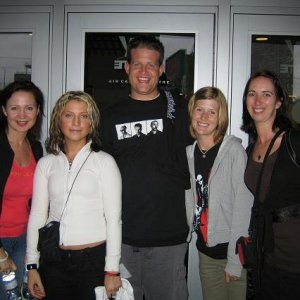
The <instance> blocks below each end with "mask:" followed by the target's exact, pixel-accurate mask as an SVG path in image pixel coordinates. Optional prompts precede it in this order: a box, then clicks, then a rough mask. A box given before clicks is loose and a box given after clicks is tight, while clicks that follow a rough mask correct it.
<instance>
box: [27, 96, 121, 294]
mask: <svg viewBox="0 0 300 300" xmlns="http://www.w3.org/2000/svg"><path fill="white" fill-rule="evenodd" d="M99 119H100V116H99V111H98V108H97V106H96V104H95V102H94V100H93V99H92V98H91V97H90V96H89V95H88V94H87V93H84V92H76V91H75V92H73V91H71V92H67V93H65V94H64V95H62V96H61V97H60V99H58V101H57V103H56V104H55V106H54V109H53V112H52V115H51V124H50V135H49V138H48V140H47V141H46V150H47V152H48V153H49V154H48V155H47V156H45V157H44V158H43V159H41V160H40V162H39V163H38V165H37V169H36V172H35V177H34V191H33V199H32V200H33V201H32V210H31V213H30V218H29V225H28V238H27V244H28V246H27V254H26V263H27V269H28V270H29V271H28V286H29V289H30V292H31V294H32V295H33V296H34V297H36V298H38V299H42V298H44V297H46V299H50V300H51V299H53V300H54V299H55V300H57V299H64V300H67V299H70V300H71V299H72V300H74V299H78V300H79V299H80V300H82V299H85V300H89V299H95V293H94V288H95V287H96V286H99V285H103V284H104V285H105V287H106V291H107V295H108V297H111V296H112V295H114V294H115V293H116V292H117V290H118V289H119V287H120V286H121V279H120V276H119V260H120V252H121V176H120V172H119V169H118V167H117V165H116V163H115V161H114V159H113V158H112V157H111V156H110V155H109V154H107V153H105V152H103V151H101V146H100V141H99V137H98V130H97V129H98V125H99ZM50 221H60V241H59V247H60V254H61V258H60V259H58V261H57V262H51V263H50V262H48V261H47V260H45V258H43V256H41V257H40V255H39V252H38V251H37V243H38V229H39V228H41V227H43V226H44V225H45V224H46V223H49V222H50Z"/></svg>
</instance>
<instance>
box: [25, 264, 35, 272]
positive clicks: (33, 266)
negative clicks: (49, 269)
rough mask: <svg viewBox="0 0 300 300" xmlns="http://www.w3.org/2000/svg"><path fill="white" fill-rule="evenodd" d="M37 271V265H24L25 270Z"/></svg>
mask: <svg viewBox="0 0 300 300" xmlns="http://www.w3.org/2000/svg"><path fill="white" fill-rule="evenodd" d="M36 269H37V264H27V265H26V270H27V271H29V270H36Z"/></svg>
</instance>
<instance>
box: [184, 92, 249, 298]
mask: <svg viewBox="0 0 300 300" xmlns="http://www.w3.org/2000/svg"><path fill="white" fill-rule="evenodd" d="M189 116H190V133H191V134H192V136H193V137H194V138H195V139H196V141H195V143H194V144H193V145H190V146H188V147H187V149H186V150H187V158H188V163H189V170H190V174H191V190H190V191H188V192H187V199H186V207H187V217H188V222H189V225H190V231H191V232H192V231H195V232H196V233H197V242H196V247H197V249H198V251H199V257H200V278H201V284H202V292H203V297H204V300H217V299H220V300H224V299H225V300H226V299H228V300H238V299H245V298H246V276H245V270H242V266H241V264H240V262H239V258H238V256H237V255H236V254H235V244H236V240H237V239H238V237H240V236H241V235H246V234H247V230H248V226H249V220H250V213H251V207H252V203H253V197H252V195H251V193H250V191H249V190H248V189H247V187H246V186H245V183H244V170H245V167H246V160H247V157H246V153H245V150H244V148H243V147H242V145H241V140H240V139H238V138H236V137H235V136H226V135H225V133H226V130H227V127H228V111H227V104H226V99H225V97H224V95H223V93H222V92H221V91H220V90H219V89H217V88H214V87H204V88H201V89H200V90H198V91H197V92H196V93H195V94H194V95H193V96H192V98H191V99H190V102H189Z"/></svg>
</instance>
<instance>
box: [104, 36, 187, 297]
mask: <svg viewBox="0 0 300 300" xmlns="http://www.w3.org/2000/svg"><path fill="white" fill-rule="evenodd" d="M127 55H128V57H127V63H126V65H125V70H126V73H127V74H128V78H129V83H130V86H131V91H130V94H129V95H128V96H127V97H125V98H124V100H123V101H121V102H118V103H117V104H115V105H113V106H111V107H110V108H108V109H107V111H105V112H104V113H103V114H102V115H103V119H102V126H101V135H102V141H103V148H104V150H105V151H107V152H109V153H111V154H112V155H113V156H114V157H115V159H116V161H117V163H118V166H119V168H120V171H121V174H122V181H123V191H122V197H123V203H122V210H123V211H122V221H123V232H122V235H123V238H122V241H123V244H122V258H121V260H122V263H123V264H124V266H125V268H126V269H127V270H128V272H129V273H130V275H131V277H130V278H129V281H130V282H131V284H132V285H133V288H134V294H135V299H136V300H143V297H145V299H146V300H160V299H164V300H185V299H187V285H186V279H185V275H186V269H185V264H184V258H185V255H186V250H187V243H186V239H187V234H188V226H187V221H186V212H185V198H184V196H185V194H184V193H185V189H187V188H188V187H189V173H188V168H187V162H186V155H185V143H186V141H185V134H184V130H185V129H187V119H186V116H187V113H186V110H185V107H183V103H182V102H176V99H174V98H173V96H172V94H171V93H170V92H169V91H159V90H158V87H157V86H158V80H159V77H160V75H161V74H162V73H163V71H164V66H163V59H164V47H163V45H162V44H161V42H160V41H159V40H157V39H156V38H153V37H150V36H138V37H136V38H134V39H132V40H131V41H130V42H129V45H128V50H127ZM153 121H155V122H156V124H157V125H158V124H159V129H160V131H161V134H148V133H150V132H151V129H152V128H151V126H152V127H153ZM137 123H140V124H143V128H144V132H145V134H144V135H143V136H141V137H140V138H138V139H137V138H134V135H132V136H131V137H128V138H126V139H121V138H120V135H119V134H118V133H119V130H120V128H121V126H123V125H124V124H126V126H127V127H128V129H130V130H131V132H134V126H135V124H137Z"/></svg>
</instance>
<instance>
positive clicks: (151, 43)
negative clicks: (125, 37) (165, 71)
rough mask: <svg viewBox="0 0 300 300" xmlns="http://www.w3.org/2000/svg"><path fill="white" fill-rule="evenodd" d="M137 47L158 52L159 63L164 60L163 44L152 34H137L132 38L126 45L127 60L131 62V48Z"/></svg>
mask: <svg viewBox="0 0 300 300" xmlns="http://www.w3.org/2000/svg"><path fill="white" fill-rule="evenodd" d="M138 48H146V49H149V50H155V51H157V52H158V53H159V65H161V64H162V63H163V61H164V52H165V49H164V46H163V44H162V43H161V41H160V40H159V39H157V38H156V37H154V36H152V35H139V36H136V37H134V38H132V39H131V40H130V41H129V43H128V46H127V62H128V63H129V64H130V63H131V50H132V49H138Z"/></svg>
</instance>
